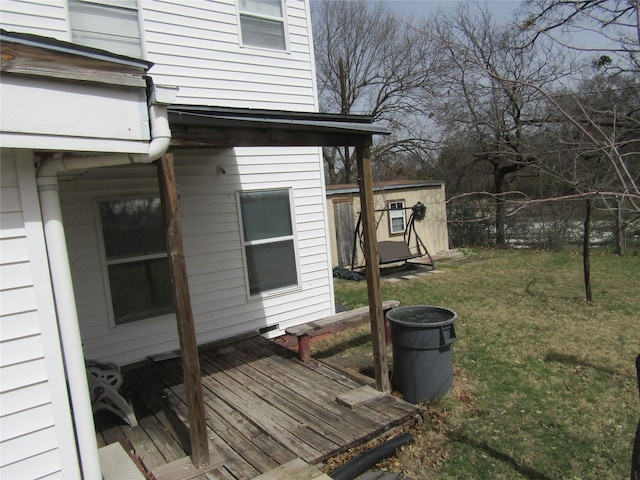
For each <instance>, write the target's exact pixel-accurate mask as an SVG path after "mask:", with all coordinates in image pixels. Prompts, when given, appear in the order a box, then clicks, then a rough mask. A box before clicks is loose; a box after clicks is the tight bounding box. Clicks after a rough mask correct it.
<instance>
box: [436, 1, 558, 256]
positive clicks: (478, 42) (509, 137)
mask: <svg viewBox="0 0 640 480" xmlns="http://www.w3.org/2000/svg"><path fill="white" fill-rule="evenodd" d="M472 8H473V12H472V10H471V9H472ZM519 34H520V32H519V31H518V30H517V29H513V28H511V27H510V26H509V25H498V24H496V22H495V21H494V19H493V18H492V16H491V15H490V13H489V12H488V10H487V9H486V8H482V7H481V6H479V5H473V6H470V5H469V4H467V3H465V4H462V5H460V6H459V8H458V9H457V10H456V11H455V12H454V13H453V14H445V15H441V16H439V18H438V19H437V20H436V30H435V33H428V32H425V35H436V36H437V39H438V41H439V42H440V44H441V46H442V47H443V48H444V49H445V50H446V52H447V53H448V60H447V62H448V63H447V64H448V65H449V68H448V69H447V74H446V75H444V76H443V77H442V78H441V84H440V89H441V92H443V94H442V95H440V96H438V97H435V98H434V102H435V104H434V111H437V112H438V114H437V120H438V121H439V122H440V124H441V125H446V131H447V132H448V133H449V139H448V142H447V143H448V145H450V146H452V145H458V146H461V147H462V149H461V151H466V152H472V154H471V156H470V157H469V158H468V160H467V167H466V171H465V173H466V174H470V175H475V176H476V184H477V186H478V187H480V188H479V189H478V190H482V189H483V188H488V189H490V190H491V191H492V193H493V194H494V199H495V232H496V238H495V242H496V244H498V245H504V244H505V242H506V238H505V213H506V193H507V192H508V190H509V184H510V182H511V181H512V180H513V179H514V178H516V176H517V175H518V174H520V173H521V172H522V170H523V169H525V168H527V167H529V166H531V165H532V164H534V163H536V162H537V161H538V153H537V152H536V151H535V150H534V149H532V148H531V145H530V142H531V139H532V137H534V136H535V135H536V132H537V131H538V130H539V129H540V128H541V126H542V125H543V123H544V108H543V107H544V102H543V96H542V95H541V94H540V92H539V91H538V90H537V89H535V88H531V87H530V85H536V86H540V88H545V87H548V86H550V85H552V84H553V83H554V82H556V81H557V80H558V77H559V76H560V75H561V70H560V68H559V64H558V60H560V55H559V53H558V52H552V51H551V50H549V49H546V50H545V49H542V48H537V47H536V48H534V46H533V45H532V46H530V47H529V48H526V49H525V48H519V45H521V44H522V39H520V38H519ZM479 177H482V180H480V181H478V178H479ZM483 181H484V182H485V183H484V184H483Z"/></svg>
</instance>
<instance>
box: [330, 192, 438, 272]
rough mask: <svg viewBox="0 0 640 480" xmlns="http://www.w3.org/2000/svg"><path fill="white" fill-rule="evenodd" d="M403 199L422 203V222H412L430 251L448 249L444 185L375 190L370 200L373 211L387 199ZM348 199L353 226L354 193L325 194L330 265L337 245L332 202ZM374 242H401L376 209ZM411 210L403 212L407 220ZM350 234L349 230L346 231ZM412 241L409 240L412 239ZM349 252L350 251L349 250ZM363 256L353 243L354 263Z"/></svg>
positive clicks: (357, 204) (334, 260)
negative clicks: (423, 207) (423, 211)
mask: <svg viewBox="0 0 640 480" xmlns="http://www.w3.org/2000/svg"><path fill="white" fill-rule="evenodd" d="M397 201H403V202H404V204H405V207H412V206H413V205H415V204H416V203H418V202H422V203H423V204H424V205H425V206H426V216H425V218H424V220H422V221H416V222H415V227H416V232H417V234H418V235H419V236H420V239H421V240H422V241H423V242H424V243H425V245H426V246H427V249H428V250H429V253H430V254H432V255H433V254H435V253H438V252H443V251H446V250H449V236H448V231H447V211H446V204H445V191H444V185H440V186H433V187H420V188H406V189H392V190H386V191H385V190H382V191H376V192H375V193H374V202H375V208H376V210H379V209H384V208H387V206H388V204H389V203H390V202H397ZM344 202H350V203H351V204H352V205H353V225H354V226H355V225H356V222H357V219H358V214H359V213H360V210H361V209H360V197H359V194H358V193H357V192H355V193H345V194H331V193H330V192H329V193H328V195H327V212H328V222H329V229H330V234H329V236H330V239H331V259H332V264H333V266H337V265H338V264H339V262H338V248H337V242H338V241H337V231H336V217H335V212H336V204H340V203H344ZM375 215H376V216H375V218H376V223H377V229H376V234H377V239H378V241H379V242H380V241H384V240H393V241H403V236H402V234H399V235H398V234H391V231H390V228H389V214H388V212H376V214H375ZM410 215H411V211H405V219H406V221H408V220H409V216H410ZM350 234H351V236H353V232H350ZM412 243H413V242H412ZM350 251H351V250H350ZM363 263H364V257H363V256H362V251H361V249H360V247H359V246H356V265H363Z"/></svg>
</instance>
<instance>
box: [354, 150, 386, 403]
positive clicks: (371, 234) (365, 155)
mask: <svg viewBox="0 0 640 480" xmlns="http://www.w3.org/2000/svg"><path fill="white" fill-rule="evenodd" d="M356 157H357V161H358V187H359V189H360V209H361V211H362V228H363V233H364V258H365V261H366V269H367V270H366V271H367V288H368V291H369V320H370V322H371V339H372V342H373V367H374V371H375V375H376V388H377V389H378V390H380V391H381V392H388V391H390V385H389V363H388V360H387V343H386V339H385V337H386V335H385V325H384V313H383V311H382V290H381V288H380V265H379V263H378V240H377V237H376V222H375V205H374V201H373V169H372V167H371V156H370V153H369V147H363V146H358V147H356Z"/></svg>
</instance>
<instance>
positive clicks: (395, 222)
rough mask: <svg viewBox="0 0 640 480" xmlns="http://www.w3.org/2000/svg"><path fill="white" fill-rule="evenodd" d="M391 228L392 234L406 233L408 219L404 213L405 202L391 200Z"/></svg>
mask: <svg viewBox="0 0 640 480" xmlns="http://www.w3.org/2000/svg"><path fill="white" fill-rule="evenodd" d="M388 208H389V230H390V232H391V234H392V235H393V234H398V233H404V231H405V229H406V228H407V220H406V217H405V215H404V202H389V207H388Z"/></svg>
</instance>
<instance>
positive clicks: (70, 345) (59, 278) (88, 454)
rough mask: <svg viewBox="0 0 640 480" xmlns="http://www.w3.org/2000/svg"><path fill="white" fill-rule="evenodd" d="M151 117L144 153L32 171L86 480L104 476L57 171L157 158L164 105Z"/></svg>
mask: <svg viewBox="0 0 640 480" xmlns="http://www.w3.org/2000/svg"><path fill="white" fill-rule="evenodd" d="M176 91H177V90H176ZM174 96H175V95H174ZM167 103H170V102H167ZM149 122H150V127H151V142H150V143H149V153H148V154H128V155H127V154H107V155H99V156H87V157H64V156H63V157H52V158H49V159H46V160H44V161H43V162H42V163H41V164H40V166H39V167H38V171H37V174H36V176H37V184H38V193H39V197H40V210H41V212H42V221H43V224H44V235H45V241H46V244H47V257H48V259H49V270H50V272H51V281H52V284H53V292H54V297H55V305H56V312H57V317H58V325H59V329H60V338H61V341H62V351H63V357H64V363H65V368H66V375H67V380H68V388H69V395H70V398H71V406H72V409H73V421H74V428H75V432H76V438H77V442H78V450H79V453H80V463H81V468H82V476H83V478H84V479H86V480H93V479H96V480H99V479H102V473H101V469H100V461H99V458H98V444H97V440H96V434H95V426H94V422H93V410H92V406H91V399H90V395H89V384H88V381H87V372H86V369H85V358H84V352H83V350H82V339H81V336H80V326H79V323H78V312H77V310H76V302H75V295H74V291H73V283H72V278H71V267H70V263H69V256H68V252H67V242H66V238H65V234H64V225H63V222H62V210H61V208H60V196H59V193H58V178H57V174H58V173H59V172H64V171H67V170H75V169H88V168H95V167H102V166H110V165H124V164H129V163H150V162H153V161H154V160H157V159H158V158H160V157H161V156H162V155H163V154H164V153H165V152H166V150H167V148H169V143H170V141H171V130H170V129H169V121H168V118H167V107H166V104H163V105H160V104H152V105H151V106H150V107H149Z"/></svg>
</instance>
